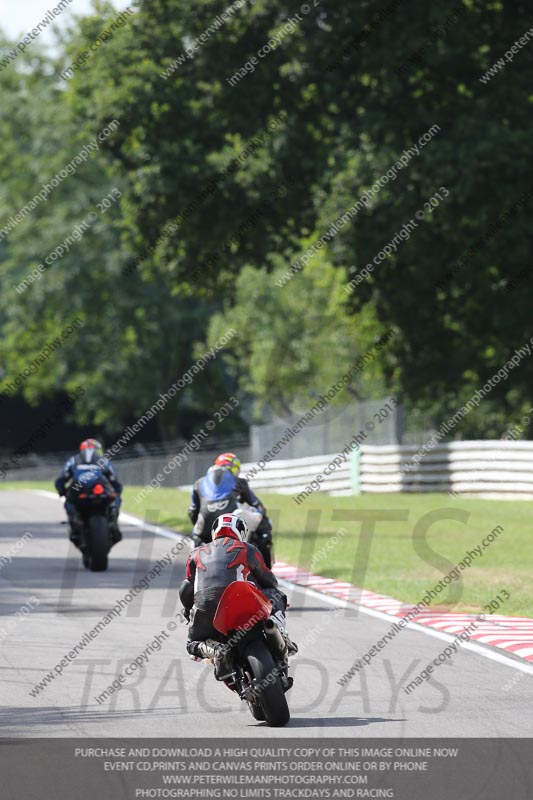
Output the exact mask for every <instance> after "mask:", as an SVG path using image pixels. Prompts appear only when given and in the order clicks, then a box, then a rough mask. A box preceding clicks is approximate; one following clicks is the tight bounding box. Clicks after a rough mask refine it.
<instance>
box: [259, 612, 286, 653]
mask: <svg viewBox="0 0 533 800" xmlns="http://www.w3.org/2000/svg"><path fill="white" fill-rule="evenodd" d="M264 628H265V633H266V636H267V643H268V646H269V648H270V649H271V651H272V654H273V655H274V656H276V657H277V658H278V659H279V660H280V661H283V660H285V658H286V656H287V645H286V643H285V640H284V638H283V636H282V635H281V633H280V631H279V628H278V626H277V625H276V623H275V622H274V621H273V620H271V619H267V620H265V622H264Z"/></svg>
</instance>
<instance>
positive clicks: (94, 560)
mask: <svg viewBox="0 0 533 800" xmlns="http://www.w3.org/2000/svg"><path fill="white" fill-rule="evenodd" d="M88 525H89V554H88V559H87V560H88V565H89V569H90V570H91V572H104V571H105V570H106V569H107V555H108V553H109V545H110V536H109V523H108V521H107V517H102V516H94V517H90V518H89V523H88Z"/></svg>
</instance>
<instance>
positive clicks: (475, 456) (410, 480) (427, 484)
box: [243, 440, 533, 499]
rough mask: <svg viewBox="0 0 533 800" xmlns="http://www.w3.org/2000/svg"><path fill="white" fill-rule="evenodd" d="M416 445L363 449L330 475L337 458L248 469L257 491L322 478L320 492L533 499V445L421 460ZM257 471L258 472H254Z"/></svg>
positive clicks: (483, 447) (466, 445) (457, 449)
mask: <svg viewBox="0 0 533 800" xmlns="http://www.w3.org/2000/svg"><path fill="white" fill-rule="evenodd" d="M417 454H420V448H419V447H417V446H415V445H375V446H374V445H362V446H361V449H360V451H356V452H354V453H352V455H351V461H350V463H349V462H346V463H344V464H343V465H342V466H339V467H338V468H336V469H335V470H334V471H333V472H331V473H330V474H328V475H324V470H325V469H326V468H328V465H329V466H330V467H331V462H332V460H333V459H334V458H335V457H336V455H337V454H330V455H325V456H314V457H311V458H298V459H287V460H284V461H282V460H275V461H271V462H269V463H268V464H266V465H265V466H264V468H263V469H262V470H257V467H256V465H253V464H244V465H243V474H244V475H248V477H249V478H250V481H251V483H252V485H253V486H254V488H257V489H258V490H259V489H262V490H263V491H265V492H268V491H270V492H279V493H282V494H298V493H299V492H301V491H303V489H305V487H306V486H308V485H309V484H310V483H311V481H312V480H316V478H317V475H318V474H321V475H322V477H323V481H322V482H320V485H318V484H315V486H316V487H318V488H317V490H318V491H324V492H329V493H331V494H336V495H345V494H359V493H371V492H453V493H457V494H473V495H478V496H481V497H496V496H497V497H509V498H512V497H522V498H524V499H529V498H533V442H529V441H519V442H515V441H508V440H501V441H471V442H463V441H461V442H449V443H446V444H440V445H437V446H436V447H434V448H433V449H432V450H430V451H429V452H428V453H426V454H424V455H421V458H420V461H419V463H416V462H413V458H414V457H415V456H416V455H417ZM254 468H255V469H256V470H257V471H256V472H255V473H254Z"/></svg>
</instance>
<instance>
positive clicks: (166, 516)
mask: <svg viewBox="0 0 533 800" xmlns="http://www.w3.org/2000/svg"><path fill="white" fill-rule="evenodd" d="M2 486H3V488H6V489H7V488H15V487H16V488H40V489H51V490H53V487H52V486H51V484H46V483H32V484H30V483H28V484H22V483H20V484H13V483H11V484H10V483H5V484H2ZM138 492H139V488H138V487H133V488H127V489H125V491H124V509H125V510H126V511H129V512H130V513H132V514H136V515H138V516H140V517H145V518H146V519H148V520H150V521H154V522H158V523H160V524H162V525H167V526H169V527H171V528H175V529H177V530H182V531H186V532H189V531H190V523H189V521H188V519H187V513H186V512H187V506H188V503H189V495H188V493H187V492H182V491H177V490H174V489H157V490H155V491H153V492H152V494H151V495H150V496H149V497H148V498H145V499H144V500H142V501H140V502H136V500H135V496H136V495H137V494H138ZM261 499H262V500H263V501H264V503H265V504H266V506H267V508H268V512H269V514H270V516H271V517H272V519H273V522H274V532H275V554H276V558H277V559H279V560H282V561H287V562H289V563H290V564H294V565H298V566H300V567H302V568H305V569H312V571H313V572H315V573H317V574H320V575H324V576H328V577H331V578H335V579H337V580H346V581H350V582H352V583H356V584H357V585H358V586H364V587H365V588H366V589H370V590H371V591H374V592H381V593H383V594H387V595H390V596H392V597H396V598H398V599H401V600H404V601H406V602H410V603H418V602H419V601H420V600H421V598H422V597H423V595H424V594H425V592H426V591H427V590H428V589H432V588H433V587H434V586H435V584H437V583H438V582H439V581H440V580H441V579H442V578H443V577H444V575H446V574H447V573H448V572H449V571H450V570H451V569H452V567H453V565H454V564H456V563H457V562H459V561H461V559H462V558H463V557H464V555H465V553H466V552H467V551H468V550H473V549H474V548H475V547H476V546H477V545H479V544H481V541H482V539H483V538H484V537H486V536H487V534H489V533H490V532H491V531H492V530H493V529H494V528H496V526H498V525H501V526H502V528H503V532H501V533H500V534H499V536H498V537H497V539H496V540H495V541H494V542H493V543H492V544H490V546H489V547H488V548H486V549H484V550H483V555H482V557H481V558H479V557H478V558H476V559H475V560H474V562H473V564H472V566H470V567H469V568H468V569H466V570H465V571H463V572H461V579H462V583H461V584H458V583H452V584H451V588H447V589H445V590H444V591H442V592H441V593H440V594H439V595H438V598H437V599H436V600H435V601H434V602H433V607H434V608H438V609H440V610H453V611H468V612H477V611H482V610H483V606H484V605H485V604H488V603H489V602H490V601H491V600H492V599H493V598H494V597H495V596H496V595H498V594H499V593H501V591H502V590H506V591H507V592H508V593H509V594H510V595H511V597H510V599H509V600H507V601H506V602H505V603H503V604H502V607H501V609H499V611H498V612H497V613H502V614H508V615H519V616H525V617H533V607H532V604H531V575H532V574H533V547H532V539H533V530H532V527H533V521H532V513H531V512H532V510H533V505H532V503H531V502H527V501H516V502H515V501H512V502H511V501H500V500H477V499H466V498H451V497H449V496H447V495H442V494H418V495H408V494H393V495H390V494H387V495H386V494H382V495H363V496H361V497H329V496H327V495H314V496H312V497H310V498H308V499H307V501H305V502H304V503H303V504H302V505H301V506H297V505H296V504H295V503H294V501H293V500H292V498H291V497H286V496H284V495H279V494H263V493H261ZM364 511H366V512H369V513H370V514H372V515H377V516H378V520H379V515H380V514H381V515H382V516H383V517H386V516H387V513H388V514H389V515H390V518H389V519H388V520H386V519H384V520H383V521H378V522H377V523H376V525H375V528H374V531H373V532H369V533H368V534H364V535H363V534H362V532H361V530H362V526H361V522H360V521H357V520H355V519H353V520H350V519H349V517H350V514H353V513H360V512H364ZM428 515H430V516H428ZM454 515H455V516H454ZM394 517H399V519H398V518H396V519H395V518H394ZM424 522H425V523H426V524H424ZM430 523H431V524H430ZM341 528H344V529H345V531H346V533H345V534H343V533H341V534H339V533H338V532H339V530H340V529H341ZM415 531H418V534H419V536H421V538H420V539H418V540H417V542H416V543H415V541H414V536H413V534H414V532H415ZM422 534H423V536H422Z"/></svg>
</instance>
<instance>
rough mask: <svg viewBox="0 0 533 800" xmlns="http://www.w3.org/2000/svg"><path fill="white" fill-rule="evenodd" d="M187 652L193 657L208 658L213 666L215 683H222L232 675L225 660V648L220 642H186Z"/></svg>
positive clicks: (212, 640) (207, 640) (208, 640)
mask: <svg viewBox="0 0 533 800" xmlns="http://www.w3.org/2000/svg"><path fill="white" fill-rule="evenodd" d="M187 652H188V653H189V654H190V655H192V656H193V657H194V656H196V657H197V658H210V659H211V660H212V661H213V662H214V664H215V678H216V679H217V681H223V680H225V679H227V678H228V677H230V675H231V674H232V670H231V667H230V665H229V664H228V661H227V658H226V648H225V646H224V645H223V644H222V643H221V642H217V641H215V640H214V639H205V640H204V641H200V642H198V641H197V642H195V641H191V642H187Z"/></svg>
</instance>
